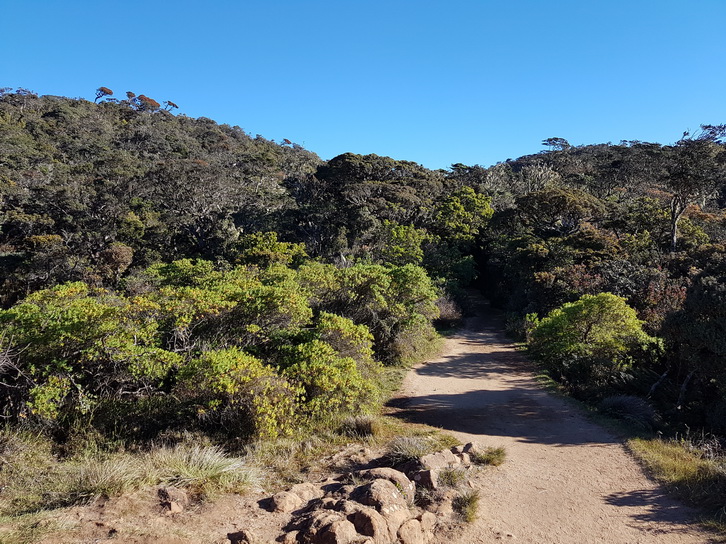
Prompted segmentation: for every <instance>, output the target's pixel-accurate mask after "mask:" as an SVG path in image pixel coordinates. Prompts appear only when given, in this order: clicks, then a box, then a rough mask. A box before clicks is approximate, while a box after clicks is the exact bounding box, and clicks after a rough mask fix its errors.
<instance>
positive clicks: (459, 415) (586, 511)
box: [391, 303, 710, 544]
mask: <svg viewBox="0 0 726 544" xmlns="http://www.w3.org/2000/svg"><path fill="white" fill-rule="evenodd" d="M478 313H479V315H480V317H477V318H472V319H469V320H467V323H466V326H465V328H464V329H463V330H461V331H460V332H459V333H458V334H457V335H455V336H453V337H451V338H449V339H447V340H446V345H445V348H444V352H443V354H442V355H441V356H440V357H439V358H438V359H436V360H433V361H431V362H429V363H426V364H424V365H420V366H418V367H416V368H415V369H413V370H412V371H411V372H410V373H409V374H408V376H407V377H406V379H405V381H404V384H403V388H402V390H401V394H400V397H399V398H397V399H395V400H394V401H392V402H391V405H392V406H393V407H394V409H395V411H396V412H397V413H398V415H399V416H400V417H403V418H405V419H408V420H411V421H415V422H420V423H428V424H431V425H435V426H437V427H441V428H443V429H445V430H448V431H450V432H452V434H454V435H455V436H457V437H458V438H460V439H461V441H462V442H469V441H473V442H478V443H480V444H483V445H488V446H504V447H505V448H506V450H507V454H508V456H507V462H506V463H505V464H504V465H502V466H501V467H499V468H497V469H493V470H491V471H487V472H486V473H485V474H484V475H483V476H480V477H478V478H477V479H476V480H475V481H474V482H473V485H474V487H475V488H477V489H479V490H480V492H481V496H482V502H481V508H480V515H479V518H478V520H477V521H476V522H475V523H473V524H471V525H470V526H468V527H467V528H466V530H465V532H464V534H463V535H462V536H461V537H460V538H459V539H458V540H457V541H456V542H457V543H460V544H471V543H479V542H499V541H501V540H512V541H515V540H516V542H526V543H537V544H545V543H547V544H549V543H557V544H570V543H571V544H586V543H593V544H595V543H598V544H599V543H608V544H636V543H643V544H645V543H651V542H652V543H658V544H669V543H689V544H690V543H704V542H709V541H710V538H709V535H708V534H705V533H703V532H701V531H700V530H699V529H698V527H697V526H695V525H694V520H695V518H696V517H697V513H696V512H695V511H694V510H692V509H690V508H688V507H686V506H684V505H682V504H680V503H679V502H677V501H676V500H674V499H673V498H671V497H668V496H667V495H666V494H665V493H664V491H663V489H662V488H661V487H660V486H658V485H657V484H655V483H654V482H652V481H651V480H649V479H648V478H647V477H646V476H645V475H644V474H643V472H642V470H641V469H640V467H639V465H638V464H637V463H636V462H635V461H634V460H633V459H632V458H631V457H630V455H628V453H627V452H626V451H625V449H624V447H623V445H622V444H621V442H620V441H619V440H618V439H617V438H615V437H614V436H612V435H611V434H610V433H608V432H607V431H605V430H603V429H602V428H600V427H599V426H597V425H595V424H593V423H591V422H590V421H588V420H587V419H586V418H585V417H583V415H582V414H581V413H579V411H578V410H577V409H576V408H574V407H572V406H570V405H568V404H567V403H566V402H565V401H563V400H562V399H559V398H556V397H555V396H552V395H550V394H548V393H547V392H546V391H544V390H543V389H542V387H541V386H540V385H539V384H538V383H537V382H536V380H535V379H534V378H533V375H532V372H531V370H532V369H531V366H530V364H529V362H528V361H527V360H526V359H525V357H524V356H523V355H522V354H521V353H520V352H518V351H517V350H516V349H515V347H514V346H513V344H512V343H511V342H510V341H509V340H507V338H506V337H505V336H504V335H503V333H502V326H501V321H500V319H499V316H498V315H497V314H496V313H495V312H494V311H493V310H492V309H491V308H489V307H488V306H487V305H486V304H484V303H482V306H481V308H480V311H479V312H478Z"/></svg>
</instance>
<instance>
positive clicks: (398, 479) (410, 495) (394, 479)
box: [355, 468, 416, 504]
mask: <svg viewBox="0 0 726 544" xmlns="http://www.w3.org/2000/svg"><path fill="white" fill-rule="evenodd" d="M355 475H356V476H358V477H359V478H363V479H366V480H376V479H381V480H388V481H389V482H391V483H392V484H394V485H395V486H396V487H397V488H398V490H399V491H400V492H401V494H402V495H403V496H404V497H405V499H406V500H407V501H408V503H409V504H413V499H414V496H415V495H416V484H414V483H413V482H412V481H411V480H409V479H408V476H406V475H405V474H404V473H403V472H400V471H398V470H395V469H392V468H372V469H369V470H361V471H358V472H356V473H355Z"/></svg>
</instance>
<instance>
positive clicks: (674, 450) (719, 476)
mask: <svg viewBox="0 0 726 544" xmlns="http://www.w3.org/2000/svg"><path fill="white" fill-rule="evenodd" d="M628 445H629V447H630V449H631V450H632V451H633V453H634V454H635V456H636V457H637V458H638V459H640V460H641V461H642V462H643V464H645V466H646V467H647V468H648V470H649V471H650V472H651V474H653V476H654V477H655V478H656V479H658V480H659V481H661V482H663V483H664V484H665V485H666V486H668V487H669V488H670V489H671V490H672V491H674V492H675V493H676V494H677V495H679V496H680V497H681V498H683V499H685V500H687V501H688V502H690V503H692V504H695V505H697V506H701V507H704V508H706V509H708V510H709V511H710V512H711V513H713V515H714V516H715V518H716V519H717V520H720V521H721V522H724V521H726V511H725V510H724V508H725V507H724V505H725V504H726V459H724V458H717V459H709V458H707V457H706V456H705V455H704V454H703V453H702V452H699V451H697V450H694V449H693V448H692V447H691V446H690V444H689V443H687V442H684V441H675V440H669V441H666V440H661V439H650V440H649V439H642V438H634V439H631V440H630V441H628Z"/></svg>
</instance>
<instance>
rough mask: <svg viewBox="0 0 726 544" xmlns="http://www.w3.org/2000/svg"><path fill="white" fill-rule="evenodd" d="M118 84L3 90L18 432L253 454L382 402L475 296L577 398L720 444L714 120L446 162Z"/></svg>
mask: <svg viewBox="0 0 726 544" xmlns="http://www.w3.org/2000/svg"><path fill="white" fill-rule="evenodd" d="M106 91H110V89H105V88H100V89H99V92H98V94H97V97H96V102H91V101H88V100H83V99H71V98H63V97H56V96H37V95H35V94H34V93H32V92H30V91H27V90H23V89H18V90H15V91H12V90H9V89H6V90H4V91H3V92H2V95H0V270H1V273H0V281H1V282H2V283H1V285H0V302H1V303H2V308H3V309H2V310H1V311H0V324H2V333H0V378H1V379H0V407H1V408H0V410H1V412H2V415H3V417H4V418H5V420H6V421H7V422H8V423H9V424H11V425H19V424H22V425H38V426H40V427H42V428H46V429H51V430H52V432H53V433H54V435H55V436H57V437H60V438H59V439H62V437H63V436H67V435H68V433H70V432H71V430H73V432H75V431H76V430H77V429H78V428H91V429H94V431H96V432H99V433H101V434H103V435H113V436H115V437H117V438H119V437H120V438H121V439H123V440H136V439H144V440H145V439H150V438H154V437H155V436H159V435H160V433H164V432H167V431H169V429H189V428H196V429H199V430H201V431H204V432H208V433H211V434H212V435H219V434H220V433H221V434H222V435H225V436H227V437H231V436H233V437H259V436H282V435H285V434H286V433H290V432H292V430H293V429H295V428H299V427H300V426H315V425H316V424H319V422H320V421H323V420H325V419H326V418H328V417H329V415H330V412H331V409H332V408H334V409H335V410H334V411H335V412H336V413H339V414H342V415H344V414H347V413H348V414H351V413H352V414H355V413H360V412H365V411H370V410H375V409H376V406H377V405H378V404H379V403H380V401H381V399H382V398H383V393H382V390H383V389H384V388H385V387H384V385H383V381H384V380H383V378H382V376H384V375H385V369H386V368H390V367H393V366H396V365H404V364H407V363H410V362H413V361H416V360H420V359H421V358H422V357H423V356H424V355H425V354H426V353H428V352H430V350H431V349H432V346H433V345H434V344H435V340H436V333H435V330H434V327H435V325H437V324H446V323H451V322H453V321H455V320H456V319H457V318H458V317H459V316H460V310H459V307H460V306H461V307H463V308H464V310H466V295H465V289H466V288H471V287H477V288H479V289H481V291H482V292H483V293H484V294H485V295H487V296H488V297H489V298H490V299H491V300H492V302H493V303H494V304H495V305H497V306H499V307H501V308H503V309H504V310H505V311H506V314H507V316H508V327H509V329H510V332H511V333H512V334H513V335H516V336H518V337H520V338H521V339H526V340H527V341H528V342H529V346H530V353H531V354H532V356H533V357H534V358H535V359H536V360H538V361H540V363H541V364H542V365H543V367H544V368H545V369H546V370H548V372H549V373H550V375H551V377H552V378H553V379H555V380H557V381H559V382H560V383H561V384H562V385H563V386H564V387H565V388H566V389H567V390H568V391H569V392H570V393H571V394H573V395H575V396H576V397H578V398H581V399H586V400H587V401H589V402H600V401H603V400H605V399H610V398H613V397H616V398H617V397H623V396H624V397H627V398H630V397H638V398H641V399H646V400H647V403H648V405H649V406H650V407H652V409H653V410H654V413H655V414H657V418H656V419H658V420H659V421H666V422H667V423H668V424H669V425H673V426H674V427H673V428H675V429H678V428H680V427H679V426H680V425H689V426H691V427H698V428H701V429H705V430H706V431H709V432H714V433H721V434H723V433H726V366H724V360H725V358H726V246H725V245H724V244H725V243H726V211H725V209H724V208H725V206H726V146H725V145H724V136H725V134H726V127H724V126H722V125H720V126H714V125H704V126H702V127H701V129H700V130H699V131H697V132H695V133H684V134H683V136H682V137H681V139H680V140H678V141H677V142H676V143H674V144H672V145H661V144H657V143H648V142H640V141H622V142H619V143H617V144H612V143H607V144H598V145H584V146H572V145H570V144H569V143H568V142H567V141H566V140H565V139H563V138H549V139H548V140H545V141H544V142H543V145H544V146H545V149H544V150H543V151H542V152H540V153H537V154H534V155H529V156H525V157H520V158H518V159H516V160H508V161H506V162H502V163H499V164H496V165H494V166H491V167H484V166H480V165H471V166H468V165H464V164H460V163H456V164H453V165H452V167H451V168H450V169H448V170H437V171H432V170H429V169H426V168H424V167H422V166H420V165H418V164H416V163H413V162H408V161H405V160H395V159H392V158H389V157H381V156H377V155H356V154H353V153H345V154H343V155H339V156H337V157H335V158H333V159H331V160H329V161H323V160H321V159H320V158H319V157H318V156H317V155H316V154H315V153H313V152H311V151H308V150H306V149H304V148H302V147H301V146H299V145H297V144H294V143H292V142H289V141H284V142H282V143H276V142H273V141H269V140H266V139H264V138H263V137H261V136H259V135H257V136H254V137H253V136H251V135H250V134H247V133H246V132H245V131H244V130H243V129H242V128H240V127H231V126H228V125H221V124H218V123H216V122H214V121H213V120H211V119H206V118H198V119H193V118H190V117H187V116H185V115H175V114H173V113H172V111H173V109H174V108H175V107H176V105H175V104H173V103H171V102H169V103H166V107H161V105H160V104H159V103H158V102H156V101H154V100H153V99H150V98H148V97H145V96H144V95H139V96H136V95H134V94H133V93H129V94H128V95H127V99H124V100H116V99H113V98H112V97H111V94H109V93H108V92H106ZM130 421H131V422H133V424H129V423H128V422H130ZM654 421H655V420H654Z"/></svg>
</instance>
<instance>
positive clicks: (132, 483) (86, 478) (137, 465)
mask: <svg viewBox="0 0 726 544" xmlns="http://www.w3.org/2000/svg"><path fill="white" fill-rule="evenodd" d="M71 467H72V468H71ZM69 468H71V470H69V471H68V490H67V498H66V500H67V501H68V502H69V504H79V503H88V502H92V501H94V500H96V499H98V498H99V497H102V496H105V497H113V496H116V495H121V494H123V493H126V492H127V491H133V490H135V489H138V488H140V487H142V486H143V485H148V484H152V483H154V482H153V475H152V474H149V473H148V471H147V470H146V467H145V466H144V465H143V463H142V462H141V461H140V460H139V459H138V458H135V457H132V456H130V455H115V456H112V457H110V458H108V459H98V458H86V459H82V460H80V461H79V462H77V463H73V464H72V465H70V466H69Z"/></svg>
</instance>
